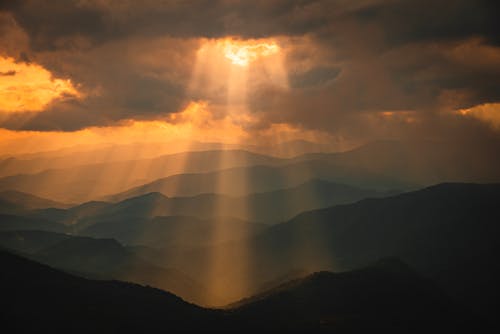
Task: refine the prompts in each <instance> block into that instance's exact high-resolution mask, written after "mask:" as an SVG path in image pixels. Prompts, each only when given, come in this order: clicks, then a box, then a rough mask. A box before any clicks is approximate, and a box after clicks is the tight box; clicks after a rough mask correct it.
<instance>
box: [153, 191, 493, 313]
mask: <svg viewBox="0 0 500 334" xmlns="http://www.w3.org/2000/svg"><path fill="white" fill-rule="evenodd" d="M498 198H500V185H498V184H484V185H483V184H440V185H436V186H432V187H429V188H425V189H422V190H419V191H415V192H409V193H404V194H401V195H397V196H392V197H388V198H377V199H365V200H361V201H359V202H357V203H353V204H346V205H339V206H334V207H331V208H326V209H320V210H314V211H310V212H306V213H303V214H300V215H298V216H297V217H295V218H293V219H291V220H289V221H287V222H285V223H282V224H278V225H274V226H272V227H270V228H268V229H266V230H265V231H263V232H262V233H260V234H258V235H256V236H255V237H253V238H250V239H248V240H245V241H242V242H239V243H236V242H231V243H226V244H223V245H217V246H213V247H208V248H202V249H199V250H193V251H190V252H187V253H185V254H180V255H179V254H178V255H177V258H174V257H171V258H167V259H162V261H169V262H170V263H171V265H172V266H174V267H176V268H179V269H180V270H182V271H184V272H186V273H187V274H189V275H191V276H197V277H202V275H203V274H204V273H206V272H209V270H210V268H207V267H205V266H204V261H205V258H206V254H219V258H218V261H219V263H220V268H224V269H223V270H222V269H221V271H220V272H218V273H215V274H214V275H216V276H218V277H220V280H221V281H225V282H226V283H225V284H222V286H223V287H224V292H225V293H226V294H227V295H228V296H230V295H233V297H236V296H237V295H238V294H239V292H238V289H236V288H235V289H234V290H232V287H231V285H229V284H228V283H227V282H230V281H231V280H232V278H235V277H241V276H242V275H243V273H246V274H245V275H246V276H248V281H250V282H252V284H254V286H253V287H251V288H250V290H253V291H255V289H257V288H258V286H259V284H260V283H259V282H264V281H268V280H270V279H272V278H273V277H278V276H280V275H283V274H285V273H287V272H289V271H290V270H291V269H293V268H302V269H304V270H307V271H318V270H335V271H338V270H347V269H352V268H357V267H361V266H364V265H366V264H367V263H371V262H373V261H375V260H376V259H378V258H382V257H391V256H396V257H399V258H401V259H402V260H403V261H405V262H406V263H408V264H409V265H410V266H411V267H412V268H415V269H416V270H417V271H418V272H419V273H420V274H422V275H424V276H426V277H430V278H432V279H434V280H436V282H438V284H440V285H441V286H442V287H443V288H444V289H445V290H446V291H447V292H448V293H450V294H451V295H452V296H453V297H454V298H456V299H458V300H461V301H463V302H464V303H466V304H468V305H477V308H478V310H479V309H480V310H481V311H483V312H491V310H494V309H496V306H497V305H498V300H499V298H498V297H500V293H499V291H498V287H497V284H496V282H497V281H498V279H500V277H499V276H498V273H499V272H500V270H498V269H499V268H498V267H499V266H498V264H497V261H496V259H497V257H498V256H499V255H500V246H499V245H498V242H497V236H498V235H499V233H500V230H499V228H500V226H499V225H498V221H500V211H498V210H497V207H498ZM241 254H245V257H243V258H242V256H241ZM179 259H180V260H179ZM234 263H240V264H242V265H241V266H239V267H237V266H234Z"/></svg>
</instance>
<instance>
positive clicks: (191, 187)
mask: <svg viewBox="0 0 500 334" xmlns="http://www.w3.org/2000/svg"><path fill="white" fill-rule="evenodd" d="M313 179H321V180H324V181H329V182H335V183H342V184H346V185H351V186H353V187H360V188H367V189H377V190H384V191H387V190H391V189H406V188H408V187H414V186H415V185H414V184H408V183H407V182H405V181H404V180H398V179H396V178H393V177H392V176H390V175H388V176H385V175H380V174H373V173H371V172H369V171H365V170H363V168H353V167H348V168H347V167H343V166H337V165H332V164H330V163H328V162H325V161H322V160H307V161H301V162H297V163H294V164H290V165H285V166H280V167H271V166H251V167H240V168H231V169H226V170H221V171H216V172H210V173H193V174H179V175H173V176H169V177H166V178H161V179H158V180H156V181H153V182H150V183H147V184H144V185H141V186H138V187H135V188H132V189H129V190H127V191H125V192H123V193H119V194H115V195H113V196H107V197H104V199H105V200H107V201H119V200H123V199H125V198H130V197H135V196H140V195H144V194H147V193H151V192H160V193H162V194H164V195H166V196H169V197H184V196H195V195H199V194H205V193H215V194H225V195H229V196H245V195H249V194H252V193H260V192H268V191H274V190H279V189H286V188H291V187H297V186H299V185H300V184H302V183H305V182H307V181H310V180H313Z"/></svg>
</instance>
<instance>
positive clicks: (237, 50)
mask: <svg viewBox="0 0 500 334" xmlns="http://www.w3.org/2000/svg"><path fill="white" fill-rule="evenodd" d="M223 45H224V49H223V50H224V56H225V57H226V58H227V59H229V60H230V61H231V63H232V64H234V65H238V66H248V65H249V64H250V63H251V62H253V61H255V60H257V59H259V58H261V57H267V56H271V55H273V54H276V53H278V52H279V46H278V44H276V42H274V41H266V40H245V41H239V40H234V39H226V40H224V41H223Z"/></svg>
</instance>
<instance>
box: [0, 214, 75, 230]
mask: <svg viewBox="0 0 500 334" xmlns="http://www.w3.org/2000/svg"><path fill="white" fill-rule="evenodd" d="M18 230H41V231H51V232H61V233H62V232H66V230H67V229H66V226H64V225H62V224H59V223H55V222H52V221H49V220H45V219H41V218H34V217H24V216H16V215H8V214H0V231H18Z"/></svg>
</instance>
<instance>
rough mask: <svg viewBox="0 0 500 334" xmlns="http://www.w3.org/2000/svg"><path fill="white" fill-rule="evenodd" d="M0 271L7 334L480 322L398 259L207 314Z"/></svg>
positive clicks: (48, 273) (170, 298)
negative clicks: (13, 333)
mask: <svg viewBox="0 0 500 334" xmlns="http://www.w3.org/2000/svg"><path fill="white" fill-rule="evenodd" d="M0 265H1V266H2V268H3V272H4V274H2V275H1V276H0V286H1V288H2V301H1V303H2V306H8V307H4V308H3V309H4V312H2V314H1V315H0V319H1V320H2V325H3V326H4V329H5V330H7V331H9V332H16V333H29V332H33V331H53V332H60V331H71V332H72V333H88V332H94V333H95V332H99V333H100V332H113V333H114V332H120V333H138V332H157V331H175V332H177V331H183V332H195V331H203V330H206V328H216V329H217V331H218V332H224V333H225V332H233V333H234V332H236V331H237V332H243V333H247V332H248V333H250V332H254V331H255V330H270V329H271V330H274V331H279V332H297V331H307V332H329V331H335V332H337V333H363V332H366V330H367V329H370V330H377V331H384V332H386V333H401V332H414V331H425V332H437V331H442V330H445V329H446V330H450V329H451V330H457V329H458V328H462V329H463V328H464V324H467V323H464V321H465V320H468V321H469V320H475V318H474V317H472V316H471V315H470V314H468V313H465V312H464V311H463V310H461V309H460V308H459V307H457V306H456V305H455V304H454V303H453V302H452V301H451V300H450V299H449V298H448V297H447V296H446V295H445V294H444V293H443V292H442V291H441V290H440V289H439V288H437V287H436V286H435V285H434V284H432V283H431V282H429V281H427V280H425V279H422V278H421V277H420V276H418V275H417V274H415V273H414V272H412V271H411V270H409V269H407V268H406V267H405V266H404V265H403V264H400V263H399V262H398V261H395V260H391V261H384V262H382V263H379V264H377V265H374V266H370V267H368V268H366V269H363V270H358V271H353V272H347V273H341V274H333V273H327V272H322V273H317V274H314V275H312V276H309V277H306V278H304V279H301V280H296V281H293V282H291V283H287V284H284V285H280V286H278V287H277V288H275V289H273V290H269V291H267V292H266V293H264V294H261V295H258V296H256V297H254V298H250V299H248V300H245V301H242V302H240V303H238V304H237V305H234V306H232V307H231V308H229V309H226V310H208V309H203V308H200V307H197V306H195V305H192V304H188V303H186V302H185V301H183V300H182V299H180V298H178V297H176V296H175V295H172V294H170V293H167V292H163V291H160V290H156V289H152V288H148V287H142V286H138V285H133V284H129V283H123V282H118V281H95V280H88V279H84V278H80V277H77V276H73V275H70V274H67V273H63V272H61V271H58V270H55V269H52V268H50V267H47V266H45V265H42V264H39V263H36V262H33V261H31V260H28V259H25V258H22V257H19V256H17V255H13V254H11V253H7V252H5V251H0ZM33 277H36V279H33ZM54 315H57V319H54ZM25 319H29V320H30V321H23V320H25ZM82 319H85V321H82Z"/></svg>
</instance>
